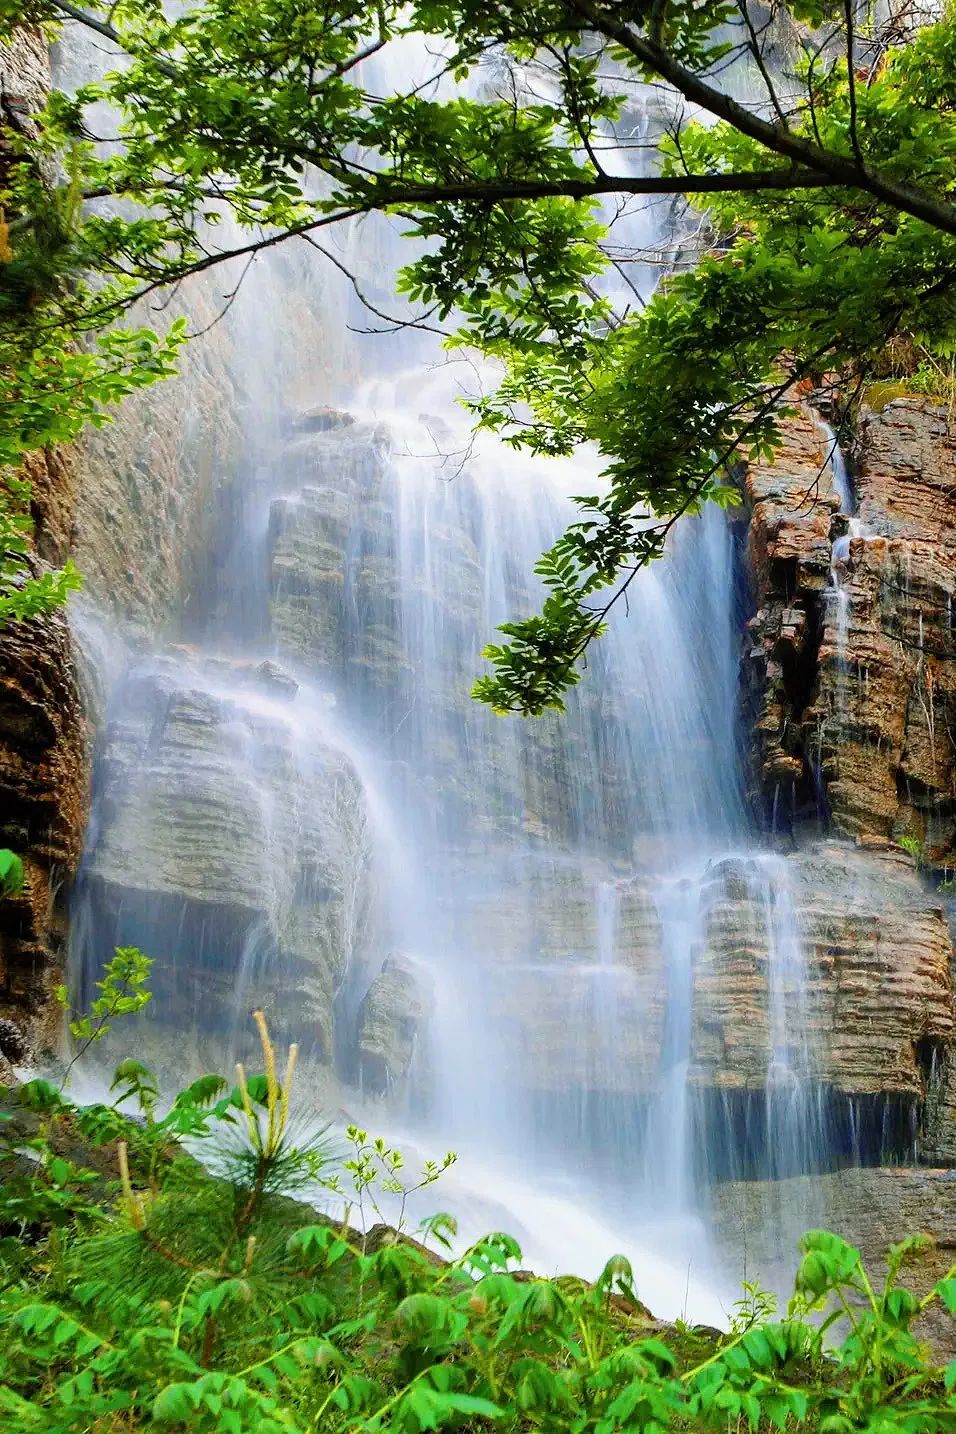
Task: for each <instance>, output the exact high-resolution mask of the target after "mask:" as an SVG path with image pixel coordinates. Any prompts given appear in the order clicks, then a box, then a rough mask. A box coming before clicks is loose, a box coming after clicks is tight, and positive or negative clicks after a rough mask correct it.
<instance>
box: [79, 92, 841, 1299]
mask: <svg viewBox="0 0 956 1434" xmlns="http://www.w3.org/2000/svg"><path fill="white" fill-rule="evenodd" d="M647 113H649V110H646V111H645V113H644V115H643V119H642V123H643V122H646V119H647ZM649 212H650V211H647V212H645V214H644V215H643V217H642V218H641V220H640V222H641V224H643V225H644V227H645V230H647V229H648V226H649V225H650V223H651V221H650V220H649V218H648V213H649ZM645 238H646V235H645ZM656 238H657V239H658V240H659V241H660V243H661V244H662V245H664V244H666V242H668V236H666V235H664V234H658V235H657V236H656ZM347 246H348V251H349V255H350V256H351V258H354V259H356V261H357V262H358V263H360V265H361V268H362V271H363V275H364V274H367V275H368V276H369V282H370V286H374V283H375V282H376V280H378V279H379V277H380V275H381V273H383V272H388V273H391V271H392V270H393V268H394V263H393V258H394V253H395V241H394V238H393V237H392V236H391V235H390V232H389V230H388V226H387V224H385V223H384V221H374V222H371V223H366V224H363V225H361V226H357V227H356V228H355V229H354V230H353V231H352V232H351V234H350V235H349V238H348V240H347ZM306 282H308V283H310V284H314V283H315V280H314V279H310V280H308V281H306V280H305V278H304V277H303V273H302V272H301V271H300V270H298V269H297V268H296V266H295V264H290V263H287V262H286V261H284V260H283V259H282V258H281V257H280V258H276V259H273V260H264V261H263V262H262V263H261V264H260V265H259V266H258V268H257V269H256V270H255V271H253V273H252V274H251V275H250V276H249V278H248V279H247V280H246V282H245V283H244V286H243V290H242V293H241V294H240V295H239V296H238V298H237V300H236V303H235V306H234V308H235V314H234V315H230V322H233V323H234V324H235V325H236V332H237V334H238V340H239V345H240V348H241V349H242V350H243V351H244V352H245V354H246V355H247V358H246V362H245V364H244V366H243V382H244V385H245V387H244V394H245V430H246V442H247V453H246V458H245V461H244V464H243V466H242V470H241V472H240V474H239V476H238V479H237V480H236V486H235V489H234V491H233V493H232V499H231V501H230V502H229V503H228V504H227V505H226V507H225V509H224V511H225V514H226V520H225V521H224V524H223V527H222V531H221V533H220V535H219V542H218V545H217V550H216V551H215V553H211V554H210V571H209V573H208V575H207V579H206V581H205V582H204V583H203V584H202V587H201V591H199V592H197V593H195V594H193V600H192V602H191V605H190V609H189V622H188V629H187V635H188V637H189V646H188V647H184V646H178V647H175V648H174V649H172V650H170V649H169V648H168V647H164V645H163V643H162V642H161V640H160V637H159V635H158V634H156V635H155V641H154V642H152V643H150V644H147V650H146V651H145V652H142V653H139V654H137V655H135V656H134V657H133V658H132V659H131V660H130V661H129V662H128V664H127V666H126V670H125V671H124V672H123V673H122V674H121V675H120V676H119V678H118V680H117V681H116V682H115V683H114V684H113V686H112V691H111V696H110V699H109V704H108V709H107V717H106V721H105V723H104V726H103V732H102V734H101V742H100V747H101V754H100V759H99V763H98V767H97V776H96V782H95V792H94V816H93V822H92V825H91V830H90V838H89V844H88V852H87V856H86V859H85V862H84V867H83V871H82V874H81V879H80V882H79V884H78V890H77V894H76V898H75V902H74V921H73V955H72V959H73V965H74V972H75V977H76V980H77V982H78V984H79V985H80V986H81V988H82V987H84V986H85V987H86V988H87V989H88V988H89V985H90V982H91V981H92V980H93V979H95V976H96V974H97V972H98V970H99V968H100V966H101V963H102V961H103V959H104V956H105V955H106V954H107V953H108V951H109V949H110V947H111V946H112V945H113V944H130V943H133V942H136V943H138V944H140V945H142V946H143V947H144V948H145V949H147V950H148V951H149V952H150V954H152V955H154V956H155V957H156V962H157V964H156V986H157V1000H156V1002H155V1003H154V1006H155V1017H154V1021H153V1025H152V1026H151V1027H148V1028H147V1033H146V1034H144V1037H143V1041H144V1048H145V1047H146V1046H147V1045H148V1046H149V1050H150V1052H151V1054H152V1055H153V1056H155V1055H156V1054H157V1052H159V1053H160V1057H159V1058H160V1060H161V1061H163V1060H164V1061H165V1064H166V1072H165V1073H166V1074H167V1075H168V1077H169V1078H170V1079H172V1078H174V1077H175V1075H176V1074H178V1073H181V1072H182V1070H184V1069H185V1068H186V1067H187V1066H189V1065H190V1064H191V1063H199V1064H212V1063H215V1062H217V1061H220V1060H222V1059H231V1058H234V1057H235V1055H236V1054H237V1053H238V1054H242V1053H243V1041H244V1039H245V1036H244V1031H243V1025H244V1020H243V1018H244V1013H245V1012H246V1011H247V1010H248V1009H249V1007H250V1006H252V1005H253V1004H256V1003H262V1004H264V1005H265V1006H266V1007H267V1009H268V1011H269V1015H270V1020H271V1021H272V1023H273V1025H274V1028H275V1030H276V1033H277V1034H278V1035H279V1036H280V1037H285V1036H288V1037H290V1038H296V1039H298V1040H299V1041H300V1042H301V1043H302V1045H303V1048H304V1054H305V1056H306V1058H307V1059H306V1062H305V1064H306V1065H307V1067H308V1068H309V1069H310V1070H311V1071H312V1073H313V1075H314V1077H315V1081H316V1085H317V1088H318V1089H319V1090H320V1091H321V1092H323V1093H326V1094H328V1098H329V1099H330V1100H331V1101H333V1102H338V1101H339V1100H341V1102H342V1104H344V1105H345V1106H346V1107H347V1108H348V1109H350V1110H351V1109H354V1108H361V1109H362V1110H363V1111H364V1112H366V1114H367V1117H368V1120H369V1123H371V1122H373V1121H374V1122H376V1123H377V1124H378V1126H379V1127H381V1128H384V1129H386V1130H389V1131H394V1132H395V1133H396V1137H397V1138H399V1139H400V1138H401V1136H403V1135H404V1136H407V1138H408V1139H409V1141H410V1142H411V1143H412V1145H413V1147H415V1148H418V1147H419V1146H420V1147H422V1148H424V1149H427V1150H429V1151H430V1152H432V1153H435V1152H436V1149H437V1147H439V1146H444V1145H445V1144H448V1145H452V1146H454V1147H455V1148H456V1149H458V1150H459V1151H460V1155H461V1159H460V1164H459V1167H458V1170H457V1171H456V1173H455V1174H454V1175H453V1176H452V1177H451V1178H450V1180H449V1182H448V1185H447V1194H446V1193H439V1194H438V1195H437V1197H436V1198H437V1200H438V1201H439V1202H441V1203H443V1204H446V1205H451V1206H452V1208H453V1209H454V1210H455V1211H456V1212H457V1213H458V1214H459V1215H460V1217H461V1223H462V1230H463V1233H476V1232H477V1228H480V1226H481V1225H482V1224H488V1225H490V1226H494V1225H501V1226H506V1227H508V1228H513V1229H514V1230H515V1233H516V1234H518V1236H519V1238H524V1239H525V1242H526V1246H527V1253H528V1257H529V1259H531V1260H533V1261H534V1262H535V1263H536V1265H537V1267H539V1268H541V1269H552V1268H560V1267H566V1266H567V1265H568V1264H574V1265H575V1266H576V1268H577V1269H578V1270H579V1271H580V1272H581V1273H583V1274H592V1273H594V1272H595V1271H596V1269H597V1268H598V1267H599V1266H600V1265H601V1264H602V1263H603V1261H604V1259H605V1258H606V1257H607V1255H608V1254H609V1253H610V1251H611V1250H612V1249H613V1248H614V1247H616V1246H621V1245H623V1246H624V1247H625V1248H626V1249H627V1250H628V1251H629V1252H631V1253H633V1254H634V1255H635V1265H636V1268H637V1270H638V1277H639V1288H640V1289H641V1293H642V1294H643V1295H644V1296H645V1298H647V1299H648V1300H649V1301H650V1302H651V1303H652V1304H653V1305H654V1307H655V1310H656V1311H657V1312H659V1313H662V1314H665V1315H667V1314H670V1315H675V1314H678V1313H681V1312H682V1311H683V1310H684V1308H685V1304H686V1302H687V1301H688V1300H689V1301H690V1305H691V1307H692V1310H693V1313H694V1314H695V1315H696V1316H697V1317H698V1318H711V1319H714V1318H718V1317H719V1315H720V1307H721V1306H720V1300H719V1298H718V1296H717V1294H716V1293H715V1287H714V1283H713V1280H714V1279H716V1277H715V1276H712V1272H711V1269H710V1259H711V1254H712V1252H711V1250H710V1249H709V1245H708V1240H707V1235H706V1192H707V1188H708V1184H709V1182H710V1181H711V1180H712V1179H714V1178H721V1177H722V1176H723V1175H725V1174H726V1173H728V1171H729V1172H730V1173H739V1172H740V1170H741V1169H743V1170H744V1171H745V1173H747V1174H754V1173H758V1174H762V1175H766V1176H775V1175H778V1174H781V1173H789V1172H790V1171H792V1170H793V1169H812V1168H817V1166H818V1165H819V1164H820V1163H821V1161H822V1160H823V1159H824V1158H825V1151H824V1150H823V1148H822V1143H823V1141H824V1136H823V1135H821V1134H820V1131H819V1122H815V1120H814V1118H813V1116H812V1107H813V1100H814V1099H815V1095H814V1085H813V1052H812V1042H811V1037H810V1034H809V1018H808V1005H807V1000H806V985H807V973H806V967H805V962H804V957H803V953H802V949H801V936H800V930H799V921H798V918H797V915H796V912H795V909H794V903H793V899H792V896H791V893H790V888H789V884H788V874H787V870H786V864H785V863H784V862H783V861H782V860H780V859H779V858H776V857H773V856H772V855H770V854H768V853H766V852H763V851H761V850H759V849H758V845H757V843H756V841H755V839H754V838H753V837H752V836H751V834H750V830H749V824H748V819H747V813H746V804H745V800H744V793H743V788H744V781H743V772H742V764H741V760H740V753H739V750H738V745H739V736H738V721H737V664H738V655H739V643H740V632H741V627H742V618H743V614H742V612H741V611H740V610H739V598H738V589H739V584H738V582H737V576H736V563H737V557H736V543H735V534H734V532H733V530H732V526H731V524H730V522H729V521H728V519H727V518H726V516H725V515H724V514H723V513H721V512H720V511H719V510H717V509H716V508H714V509H711V510H708V511H706V512H704V513H703V514H702V515H701V516H698V517H688V518H685V519H684V520H683V521H682V523H681V525H680V527H679V529H678V531H677V533H676V534H675V537H674V540H673V541H672V542H671V544H670V547H669V551H668V553H667V555H666V557H665V558H664V559H662V560H661V561H660V562H659V563H656V564H654V565H653V567H651V568H650V569H648V570H647V571H646V572H645V573H643V574H642V575H641V577H640V581H639V582H637V583H635V584H634V586H633V590H632V591H633V596H632V599H631V602H630V606H629V610H627V611H625V610H624V609H623V607H619V608H618V609H616V610H615V611H614V613H613V615H612V618H611V621H610V628H609V632H608V635H607V637H606V638H605V639H604V640H603V641H602V642H601V643H600V644H598V645H596V646H595V649H594V651H593V652H592V653H591V654H589V670H588V672H587V674H586V676H585V680H584V681H583V682H582V683H581V685H580V686H579V687H578V688H577V689H575V690H574V691H573V692H572V694H571V696H570V699H569V701H568V711H567V713H566V714H565V715H563V716H560V717H558V716H548V717H545V718H541V719H538V720H536V721H534V722H524V721H520V720H516V719H511V720H502V719H500V718H498V717H495V716H494V715H493V714H491V713H490V712H489V711H487V710H486V709H484V708H482V707H480V706H478V705H477V704H475V703H474V702H472V701H471V699H470V697H469V688H470V686H471V683H472V681H473V680H474V678H475V677H476V676H477V675H478V674H479V673H480V672H481V670H482V660H481V657H480V652H481V648H482V646H483V644H485V643H486V642H488V641H490V640H492V639H493V636H494V630H495V628H496V626H497V625H498V624H499V623H501V622H502V621H505V620H506V619H508V618H509V617H513V616H514V615H516V614H522V615H523V614H526V613H528V612H529V611H531V610H533V609H534V607H535V605H536V604H537V603H538V602H539V601H540V598H541V587H540V584H539V583H538V582H537V580H536V579H535V578H534V576H533V565H534V562H535V560H536V559H537V557H538V556H539V554H540V553H541V552H542V550H543V549H545V548H546V547H548V546H549V545H550V544H551V543H552V542H553V540H554V539H555V537H556V536H557V535H558V534H559V533H560V532H561V531H562V530H563V528H564V527H565V526H566V525H567V523H568V521H569V520H570V519H571V518H572V517H573V516H574V514H575V512H576V510H575V509H574V507H573V505H572V503H571V501H570V495H571V494H573V493H576V492H581V491H596V489H595V485H597V484H599V483H600V481H601V480H600V474H599V470H600V461H599V458H598V455H597V454H595V453H593V452H590V451H587V450H585V451H582V452H580V453H578V454H577V455H576V456H575V457H574V459H573V460H541V459H532V458H531V457H529V456H528V455H526V454H522V453H520V452H515V451H513V450H512V449H510V448H509V447H507V446H506V445H504V444H503V443H501V442H499V441H498V440H497V439H495V438H494V437H493V436H491V435H488V434H480V435H477V436H474V435H472V434H471V432H470V430H469V427H468V421H467V416H466V414H465V413H464V411H463V410H462V408H461V407H460V405H459V403H458V399H459V398H460V397H461V396H462V395H463V394H468V393H474V392H475V389H476V386H477V385H478V384H480V382H481V381H483V378H484V377H485V376H483V375H482V374H481V373H480V371H476V368H475V366H474V365H472V364H469V363H464V362H455V363H453V362H450V361H443V358H442V353H441V351H440V349H439V347H438V345H437V343H435V342H434V341H433V340H432V339H431V338H430V337H429V336H428V335H424V334H422V333H421V332H414V333H409V332H408V331H404V332H402V333H399V334H393V335H391V336H390V337H387V338H385V337H382V338H364V339H361V340H359V339H357V338H345V339H343V336H342V326H343V315H349V314H352V313H354V312H355V307H354V306H355V298H354V295H352V294H350V293H349V292H348V291H347V289H346V288H345V287H344V286H343V284H342V283H341V282H340V281H339V280H338V279H337V278H335V277H333V278H328V279H325V280H323V286H322V287H321V289H319V290H318V291H316V290H315V289H312V290H307V289H306V288H305V284H306ZM371 291H372V292H374V293H375V294H376V296H377V295H378V292H379V291H378V290H377V289H374V287H372V288H371ZM306 297H307V298H308V302H309V304H310V305H311V306H312V309H313V310H314V311H315V313H316V314H317V315H318V320H319V324H320V327H321V329H322V331H323V332H324V331H328V333H329V334H330V343H329V345H328V346H327V347H324V348H322V350H321V351H320V350H319V349H318V348H310V347H309V346H308V345H304V346H303V345H301V344H300V343H299V342H298V341H297V339H296V337H295V335H294V334H292V333H290V332H289V330H288V326H289V325H290V324H294V323H295V322H296V313H297V309H296V310H295V311H293V305H298V304H299V302H300V301H301V302H302V303H303V304H304V302H305V299H306ZM389 302H390V303H391V301H389ZM393 306H394V305H393ZM492 377H493V376H492ZM837 482H838V480H837V469H836V464H834V483H835V485H836V484H837ZM836 561H837V556H836V550H834V562H835V563H836ZM834 571H836V569H835V570H834ZM835 589H836V591H837V592H839V591H840V589H839V587H838V586H837V585H836V583H835ZM746 962H750V963H751V964H752V966H753V969H754V971H755V973H756V974H755V976H754V986H755V988H756V987H758V986H759V990H760V993H761V994H760V995H758V996H753V995H752V994H751V996H750V999H751V1000H752V1001H753V1004H754V1016H753V1021H752V1023H751V1024H752V1027H753V1032H752V1048H748V1049H747V1051H746V1052H745V1055H746V1061H744V1060H743V1059H742V1060H741V1064H740V1068H739V1069H738V1068H737V1067H733V1068H731V1066H730V1065H729V1064H728V1063H727V1062H728V1060H729V1058H725V1056H724V1055H723V1054H722V1053H721V1052H720V1051H717V1046H718V1045H719V1041H718V1040H717V1038H716V1037H715V1036H714V1035H713V1030H712V1011H711V1010H710V1008H709V1004H708V1003H709V1001H710V998H711V994H712V991H713V989H714V986H713V985H712V984H708V983H709V982H717V983H718V984H719V982H720V981H721V980H723V976H722V974H721V973H722V972H725V971H726V970H727V969H732V968H735V966H738V965H740V964H741V963H746ZM715 973H716V974H715ZM157 1023H158V1024H157ZM246 1024H248V1023H246ZM150 1030H151V1031H152V1032H153V1034H152V1036H149V1035H148V1032H149V1031H150ZM171 1032H175V1035H173V1034H171ZM715 1051H717V1053H716V1054H715ZM163 1053H164V1054H163ZM721 1061H724V1064H723V1065H721ZM715 1093H716V1094H715ZM712 1097H713V1098H712ZM376 1102H381V1104H376ZM741 1111H743V1115H742V1116H741ZM755 1123H756V1124H761V1131H760V1133H759V1136H756V1135H754V1134H753V1126H754V1124H755Z"/></svg>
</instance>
